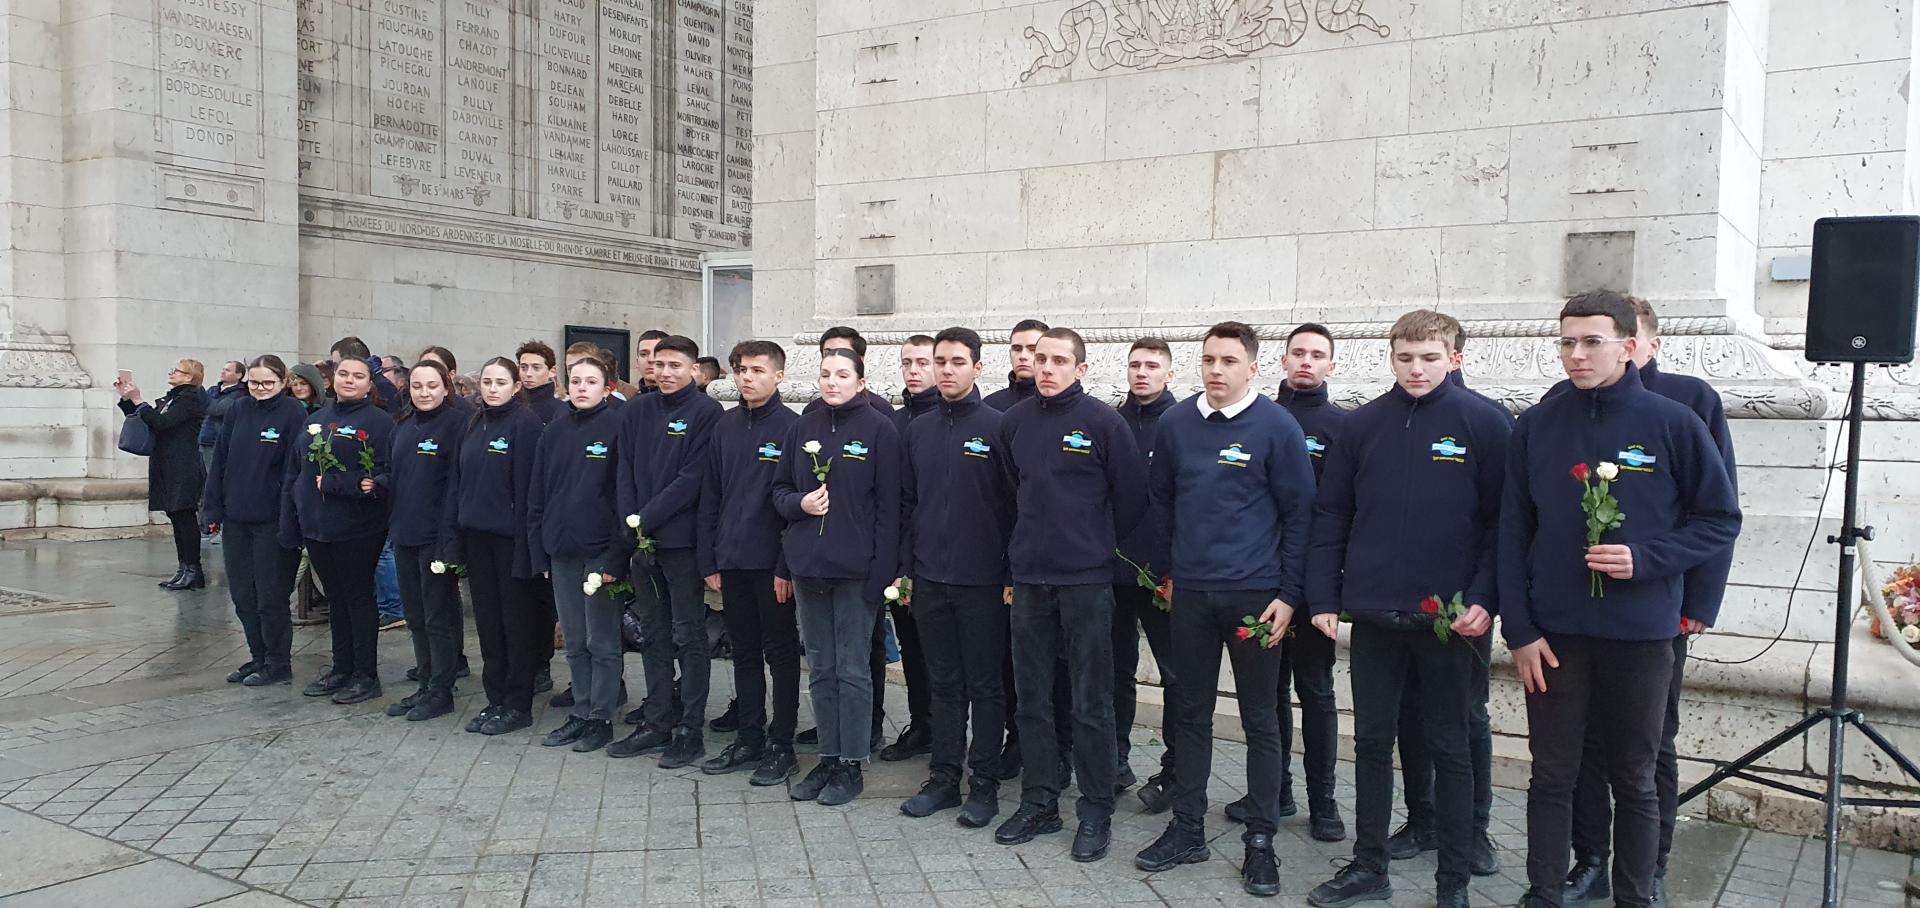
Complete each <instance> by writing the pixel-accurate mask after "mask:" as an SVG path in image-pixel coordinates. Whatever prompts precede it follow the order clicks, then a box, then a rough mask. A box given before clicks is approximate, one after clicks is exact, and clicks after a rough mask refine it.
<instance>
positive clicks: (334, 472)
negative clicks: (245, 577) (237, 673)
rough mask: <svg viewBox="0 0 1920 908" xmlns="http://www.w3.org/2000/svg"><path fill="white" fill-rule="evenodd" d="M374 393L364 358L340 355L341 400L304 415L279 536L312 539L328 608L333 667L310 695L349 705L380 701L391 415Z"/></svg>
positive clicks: (285, 541)
mask: <svg viewBox="0 0 1920 908" xmlns="http://www.w3.org/2000/svg"><path fill="white" fill-rule="evenodd" d="M372 392H373V372H372V367H371V366H369V365H368V363H367V361H366V360H364V359H361V358H359V357H354V356H343V357H341V358H340V359H339V360H338V361H337V362H335V363H334V367H333V395H334V402H333V403H332V404H329V405H328V406H326V407H323V408H321V409H320V410H319V411H317V412H315V413H314V414H313V415H312V416H310V417H308V418H307V422H306V430H305V431H304V432H303V433H302V434H301V438H302V442H301V444H302V448H303V450H302V452H301V454H302V457H301V460H300V473H299V475H298V476H296V477H295V478H294V480H293V482H292V483H290V484H289V485H288V490H289V492H288V494H289V495H290V496H291V497H292V499H293V500H292V506H291V507H288V508H286V509H285V510H284V511H283V512H282V525H281V531H280V532H281V538H280V541H281V544H282V545H284V546H287V547H288V548H293V547H296V546H298V545H299V543H300V541H301V540H303V539H304V540H305V541H306V546H307V554H308V557H310V558H312V559H313V569H314V571H315V573H317V574H319V575H320V582H321V583H323V584H325V585H326V588H327V600H328V602H329V603H330V604H331V610H330V612H329V614H328V621H327V624H328V628H329V629H330V630H331V631H332V632H333V665H332V666H331V667H330V668H328V669H327V671H326V673H325V674H323V675H321V676H320V678H319V679H317V680H315V681H314V682H313V683H312V684H309V685H307V688H306V690H305V691H304V693H305V694H306V695H307V696H309V697H332V698H333V702H335V703H339V704H342V705H345V704H349V703H364V702H366V701H368V700H372V699H374V698H375V697H378V696H380V672H379V667H378V664H377V662H376V657H377V655H378V652H377V650H378V647H379V635H380V625H379V611H378V609H377V607H376V606H375V605H374V600H373V569H374V564H375V563H376V562H378V561H379V560H380V550H381V548H383V547H384V546H385V544H386V540H387V516H388V515H387V506H388V496H389V494H390V490H391V488H392V481H393V477H392V460H391V458H390V457H389V453H390V452H391V450H392V447H393V417H391V416H388V415H387V414H386V411H384V410H382V409H380V408H379V407H378V406H375V405H374V403H373V400H372V397H371V394H372Z"/></svg>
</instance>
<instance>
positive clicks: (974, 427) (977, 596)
mask: <svg viewBox="0 0 1920 908" xmlns="http://www.w3.org/2000/svg"><path fill="white" fill-rule="evenodd" d="M932 340H933V344H932V345H931V348H932V350H933V370H934V375H935V376H936V383H935V385H934V389H935V391H936V393H938V395H939V397H940V402H939V404H938V406H937V409H936V410H935V411H934V413H933V414H932V415H930V416H929V417H928V418H926V419H917V420H913V421H912V422H911V423H909V424H907V431H906V439H907V441H906V451H907V453H906V456H905V457H904V458H903V459H902V461H901V469H900V475H901V484H902V488H901V493H900V503H901V511H902V513H901V520H900V529H901V545H900V562H901V567H900V571H901V574H902V575H903V576H905V577H908V578H911V579H912V581H913V606H912V611H914V612H915V613H917V625H918V632H919V634H920V638H921V639H920V646H921V648H922V651H923V654H924V658H925V659H926V665H927V675H928V678H929V680H930V683H929V684H928V685H927V686H928V688H929V690H930V692H931V695H932V701H933V702H932V708H931V710H930V712H931V714H932V729H931V731H932V738H933V741H932V752H933V759H932V761H931V765H930V766H929V767H928V774H927V782H926V784H924V785H922V786H921V787H920V792H919V794H916V795H914V796H913V797H912V798H911V799H909V800H908V801H907V802H906V803H904V804H902V805H900V812H901V813H904V814H906V815H908V816H912V817H924V816H930V815H932V814H934V813H936V812H938V811H941V810H946V809H948V808H950V807H960V808H961V810H960V816H959V822H960V825H962V826H968V827H973V828H978V827H982V826H985V825H987V823H989V822H991V821H992V820H993V817H994V815H995V814H997V813H999V810H1000V800H999V792H1000V779H999V778H998V771H999V769H1000V746H1001V732H1002V729H1003V728H1004V726H1005V723H1006V717H1005V716H1004V712H1005V710H1006V695H1005V690H1004V688H1003V687H1002V679H1001V667H1002V666H1003V665H1004V664H1005V662H1006V650H1007V609H1006V606H1005V605H1004V604H1003V603H1002V600H1001V589H1002V588H1003V586H1004V584H1005V583H1006V578H1007V536H1008V534H1009V532H1010V531H1011V530H1012V527H1013V494H1012V490H1011V488H1010V487H1009V486H1008V483H1007V464H1006V456H1007V453H1006V446H1005V445H1004V444H1003V443H1002V442H1001V438H1000V424H1001V421H1002V416H1001V414H1000V411H998V410H995V409H993V408H992V407H989V406H986V405H985V404H984V403H982V402H981V400H980V391H979V389H978V388H977V387H976V383H977V382H978V381H979V379H980V335H978V334H975V333H974V332H973V331H971V330H969V329H967V328H948V329H946V330H945V331H942V332H940V334H939V335H938V336H936V337H934V338H932ZM896 620H897V618H896ZM905 642H906V641H905V639H904V634H903V638H902V640H901V643H902V649H903V650H904V649H905V646H904V644H905ZM969 716H971V719H972V723H971V724H972V727H973V742H972V746H971V747H969V746H968V743H967V727H968V724H969V723H968V719H969ZM903 737H904V736H903ZM963 757H964V758H965V763H966V769H967V770H968V771H969V773H970V774H971V777H970V779H969V780H968V782H969V786H968V794H967V798H966V802H965V803H964V804H962V803H961V800H960V783H961V781H962V780H961V763H962V758H963Z"/></svg>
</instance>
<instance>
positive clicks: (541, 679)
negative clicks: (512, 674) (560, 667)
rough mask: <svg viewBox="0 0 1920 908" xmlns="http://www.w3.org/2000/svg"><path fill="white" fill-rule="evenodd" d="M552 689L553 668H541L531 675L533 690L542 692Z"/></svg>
mask: <svg viewBox="0 0 1920 908" xmlns="http://www.w3.org/2000/svg"><path fill="white" fill-rule="evenodd" d="M550 690H553V669H552V668H542V669H540V671H539V672H537V673H536V674H534V676H533V692H534V693H536V694H544V693H546V692H547V691H550Z"/></svg>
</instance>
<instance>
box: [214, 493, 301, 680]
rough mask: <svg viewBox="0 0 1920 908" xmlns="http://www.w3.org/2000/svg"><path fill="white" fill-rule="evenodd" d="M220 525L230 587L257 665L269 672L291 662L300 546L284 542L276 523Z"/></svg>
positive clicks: (283, 667)
mask: <svg viewBox="0 0 1920 908" xmlns="http://www.w3.org/2000/svg"><path fill="white" fill-rule="evenodd" d="M220 530H221V535H222V536H223V537H225V538H224V540H223V542H222V544H221V546H220V548H221V549H222V555H223V556H224V558H225V559H226V563H227V593H228V595H230V596H232V597H233V613H234V615H235V616H237V617H238V618H239V619H240V628H241V630H243V631H245V632H246V635H247V653H248V655H249V656H250V658H251V661H252V662H253V667H254V669H255V670H257V671H260V672H261V673H263V674H264V673H266V672H268V671H269V670H275V669H285V668H290V667H291V666H292V665H293V616H292V614H291V613H290V612H288V610H287V601H288V597H289V596H291V595H292V594H293V575H294V573H295V572H296V571H298V570H299V569H300V550H299V549H283V548H281V547H280V533H279V527H278V526H277V525H276V524H271V523H227V524H223V525H222V526H221V527H220ZM198 544H199V543H198V541H196V542H195V545H196V546H197V545H198Z"/></svg>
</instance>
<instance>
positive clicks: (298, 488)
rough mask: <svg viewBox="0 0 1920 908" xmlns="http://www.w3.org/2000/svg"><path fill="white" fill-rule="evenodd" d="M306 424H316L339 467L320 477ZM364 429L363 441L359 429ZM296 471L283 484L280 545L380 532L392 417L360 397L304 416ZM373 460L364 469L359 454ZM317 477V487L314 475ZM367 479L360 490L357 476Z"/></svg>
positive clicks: (390, 464) (389, 464) (388, 485)
mask: <svg viewBox="0 0 1920 908" xmlns="http://www.w3.org/2000/svg"><path fill="white" fill-rule="evenodd" d="M306 426H319V427H320V434H321V436H323V437H325V438H326V439H327V445H328V448H329V449H330V450H331V451H332V452H333V456H334V458H335V459H337V460H338V461H339V462H340V465H341V466H342V467H344V468H345V469H344V470H328V471H327V472H326V475H324V476H320V473H319V471H318V469H317V468H316V467H315V465H314V462H313V460H312V458H311V457H309V456H308V455H307V449H306V448H305V446H304V445H305V444H306V441H311V438H312V437H311V436H309V435H308V434H307V432H306ZM362 432H364V433H366V438H365V439H364V440H363V439H361V438H360V437H359V435H360V433H362ZM300 437H301V438H302V439H305V440H306V441H303V442H302V445H303V447H302V449H301V456H300V474H299V476H297V477H296V478H295V479H294V480H293V482H291V483H288V484H287V489H288V493H289V494H290V495H291V497H292V499H293V504H292V506H291V507H288V508H286V509H285V510H284V511H283V512H282V514H281V523H280V544H281V545H282V546H285V547H286V548H297V547H298V546H299V540H300V539H303V538H304V539H311V540H313V541H315V542H341V541H344V540H348V539H364V538H366V537H368V536H384V535H386V533H387V513H388V509H389V506H390V504H391V501H390V489H391V485H392V481H393V474H392V470H393V460H392V457H391V453H392V448H393V417H391V416H388V415H387V412H386V411H385V410H382V409H380V408H379V407H376V406H374V405H373V402H372V400H371V399H369V398H366V397H363V398H360V399H359V400H356V401H334V402H333V403H332V404H330V405H328V406H326V407H323V408H321V409H320V410H318V411H316V412H315V413H314V414H313V415H311V416H309V417H307V420H306V423H305V425H303V426H302V427H301V434H300ZM362 450H365V451H367V452H368V453H370V454H371V455H372V458H373V470H372V472H368V471H367V470H365V469H363V468H362V466H361V461H360V452H361V451H362ZM315 476H320V486H319V488H317V489H316V488H315V487H314V482H313V479H314V477H315ZM369 478H370V479H372V480H373V489H372V490H371V491H365V492H363V491H361V490H360V480H362V479H369Z"/></svg>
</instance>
